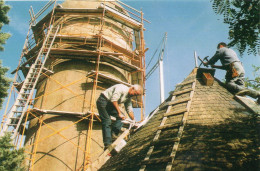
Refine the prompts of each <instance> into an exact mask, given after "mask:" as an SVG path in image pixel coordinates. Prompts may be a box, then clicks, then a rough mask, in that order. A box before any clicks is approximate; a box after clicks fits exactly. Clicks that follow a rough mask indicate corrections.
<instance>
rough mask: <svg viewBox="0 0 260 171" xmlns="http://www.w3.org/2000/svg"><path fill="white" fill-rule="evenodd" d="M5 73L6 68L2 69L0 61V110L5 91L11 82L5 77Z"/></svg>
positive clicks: (5, 94)
mask: <svg viewBox="0 0 260 171" xmlns="http://www.w3.org/2000/svg"><path fill="white" fill-rule="evenodd" d="M7 71H8V68H6V67H3V66H2V61H1V60H0V109H1V108H2V104H3V101H4V98H5V97H6V96H7V95H8V94H7V90H8V88H9V85H10V82H11V80H10V79H9V78H8V77H6V73H7Z"/></svg>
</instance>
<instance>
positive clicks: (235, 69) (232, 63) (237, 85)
mask: <svg viewBox="0 0 260 171" xmlns="http://www.w3.org/2000/svg"><path fill="white" fill-rule="evenodd" d="M218 60H220V62H221V64H222V66H217V65H214V64H215V63H216V62H217V61H218ZM203 64H204V65H205V66H207V65H211V67H212V68H217V69H223V70H226V71H227V73H226V76H225V78H226V85H227V87H228V88H229V89H230V90H231V91H232V92H234V93H237V95H248V96H250V97H252V98H258V103H259V102H260V92H259V91H255V90H251V89H247V88H245V81H244V76H245V70H244V68H243V66H242V63H241V62H240V60H239V58H238V57H237V54H236V52H235V51H233V50H232V49H229V48H227V45H226V43H224V42H221V43H219V44H218V46H217V51H216V53H215V55H214V56H213V57H212V58H211V59H210V60H209V61H208V62H203Z"/></svg>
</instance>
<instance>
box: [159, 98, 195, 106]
mask: <svg viewBox="0 0 260 171" xmlns="http://www.w3.org/2000/svg"><path fill="white" fill-rule="evenodd" d="M189 100H190V97H187V98H183V99H180V100H175V101H170V102H167V103H166V104H165V105H164V106H162V107H165V106H170V105H175V104H179V103H184V102H187V101H189Z"/></svg>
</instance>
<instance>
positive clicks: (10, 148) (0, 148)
mask: <svg viewBox="0 0 260 171" xmlns="http://www.w3.org/2000/svg"><path fill="white" fill-rule="evenodd" d="M11 142H12V140H11V134H6V135H5V136H3V137H1V138H0V170H1V171H23V170H25V168H24V166H23V162H24V159H25V155H24V149H23V148H20V149H19V150H16V149H15V148H14V145H12V143H11Z"/></svg>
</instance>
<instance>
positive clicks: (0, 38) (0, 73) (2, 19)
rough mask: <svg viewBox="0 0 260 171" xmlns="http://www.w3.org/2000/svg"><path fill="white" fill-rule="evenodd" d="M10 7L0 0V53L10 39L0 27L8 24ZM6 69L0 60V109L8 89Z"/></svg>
mask: <svg viewBox="0 0 260 171" xmlns="http://www.w3.org/2000/svg"><path fill="white" fill-rule="evenodd" d="M9 10H10V7H9V6H7V5H5V3H4V1H3V0H0V51H2V50H4V48H3V44H5V41H6V40H7V39H8V38H9V37H10V34H9V33H3V32H2V31H1V30H2V27H3V25H4V24H8V23H9V18H8V16H7V12H8V11H9ZM7 71H8V68H6V67H3V66H2V61H1V60H0V109H1V108H2V104H3V99H4V98H5V97H6V96H7V90H8V88H9V84H10V80H9V79H8V78H7V77H6V73H7Z"/></svg>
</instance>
